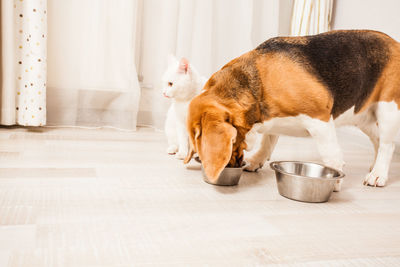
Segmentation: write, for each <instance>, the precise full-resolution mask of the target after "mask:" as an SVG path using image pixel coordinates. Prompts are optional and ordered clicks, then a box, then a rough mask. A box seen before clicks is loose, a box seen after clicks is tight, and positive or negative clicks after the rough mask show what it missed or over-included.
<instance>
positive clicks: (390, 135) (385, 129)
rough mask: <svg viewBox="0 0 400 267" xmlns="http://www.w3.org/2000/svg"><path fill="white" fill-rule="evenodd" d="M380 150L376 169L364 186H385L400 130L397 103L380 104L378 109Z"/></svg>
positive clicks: (366, 179)
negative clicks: (395, 139) (395, 141)
mask: <svg viewBox="0 0 400 267" xmlns="http://www.w3.org/2000/svg"><path fill="white" fill-rule="evenodd" d="M376 119H377V123H378V132H379V148H378V154H377V156H376V160H375V164H374V167H373V168H372V170H371V172H370V173H369V174H368V175H367V176H366V177H365V179H364V185H372V186H384V185H385V184H386V181H387V179H388V173H389V166H390V162H391V160H392V155H393V151H394V148H395V145H394V138H395V137H396V134H397V132H398V131H399V128H400V111H399V109H398V106H397V104H396V103H395V102H379V103H378V105H377V108H376Z"/></svg>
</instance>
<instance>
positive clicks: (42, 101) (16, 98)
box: [0, 0, 47, 126]
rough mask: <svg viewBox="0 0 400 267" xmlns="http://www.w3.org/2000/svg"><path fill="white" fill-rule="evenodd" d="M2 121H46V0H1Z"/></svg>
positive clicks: (40, 122) (0, 85)
mask: <svg viewBox="0 0 400 267" xmlns="http://www.w3.org/2000/svg"><path fill="white" fill-rule="evenodd" d="M0 6H1V12H0V16H1V41H0V44H1V51H0V55H1V62H0V68H1V79H0V98H1V101H0V105H1V110H0V124H2V125H14V124H19V125H24V126H40V125H44V124H45V123H46V39H47V27H46V24H47V7H46V0H29V1H16V0H15V1H12V0H1V1H0Z"/></svg>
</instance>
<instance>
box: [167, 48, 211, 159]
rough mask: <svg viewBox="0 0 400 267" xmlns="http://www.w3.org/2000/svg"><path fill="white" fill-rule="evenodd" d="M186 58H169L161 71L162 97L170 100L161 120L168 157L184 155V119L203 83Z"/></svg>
mask: <svg viewBox="0 0 400 267" xmlns="http://www.w3.org/2000/svg"><path fill="white" fill-rule="evenodd" d="M206 81H207V80H206V78H205V77H202V76H201V75H200V74H199V73H198V72H197V70H196V69H195V68H194V67H193V65H191V64H190V63H189V61H188V60H187V59H186V58H182V59H181V60H180V61H178V60H177V59H176V58H175V57H174V56H172V55H170V56H169V59H168V68H167V70H166V71H165V73H164V75H163V77H162V82H163V86H164V89H163V95H164V96H165V97H167V98H170V99H171V101H172V104H171V106H170V107H169V109H168V113H167V119H166V121H165V134H166V136H167V139H168V148H167V153H168V154H171V155H173V154H175V156H176V158H178V159H184V158H185V157H186V155H187V152H188V142H189V140H188V134H187V130H186V116H187V110H188V106H189V102H190V100H192V98H193V97H195V96H196V95H198V94H199V93H200V91H201V89H202V88H203V86H204V84H205V83H206Z"/></svg>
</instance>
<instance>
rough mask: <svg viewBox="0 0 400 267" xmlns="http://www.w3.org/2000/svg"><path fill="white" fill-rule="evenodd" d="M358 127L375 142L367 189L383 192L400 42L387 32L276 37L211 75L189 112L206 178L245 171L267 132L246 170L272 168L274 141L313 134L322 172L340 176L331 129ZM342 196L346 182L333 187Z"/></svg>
mask: <svg viewBox="0 0 400 267" xmlns="http://www.w3.org/2000/svg"><path fill="white" fill-rule="evenodd" d="M341 125H354V126H357V127H359V128H360V129H361V130H362V131H363V132H364V133H365V134H366V135H367V136H368V137H369V138H370V140H371V141H372V143H373V145H374V148H375V162H374V164H373V167H372V169H371V171H370V173H369V174H367V175H366V177H365V179H364V184H365V185H372V186H384V185H385V183H386V181H387V179H388V172H389V165H390V161H391V158H392V154H393V151H394V138H395V136H396V133H397V132H398V130H399V127H400V44H399V43H398V42H396V41H395V40H393V39H392V38H390V37H389V36H388V35H386V34H383V33H381V32H376V31H369V30H341V31H331V32H327V33H323V34H318V35H313V36H305V37H277V38H272V39H269V40H267V41H266V42H264V43H262V44H261V45H259V46H258V47H257V48H256V49H254V50H252V51H250V52H248V53H246V54H244V55H242V56H240V57H238V58H236V59H233V60H232V61H230V62H229V63H228V64H226V65H225V66H224V67H223V68H222V69H221V70H219V71H218V72H216V73H214V74H213V75H212V76H211V78H210V79H209V80H208V81H207V83H206V84H205V86H204V90H203V92H202V93H201V94H200V95H198V96H197V97H195V98H194V99H193V100H192V101H191V103H190V105H189V112H188V120H187V129H188V133H189V137H190V149H189V153H188V155H187V157H186V159H185V163H188V162H189V161H190V159H191V158H192V156H193V154H194V153H195V152H197V153H198V155H199V157H200V160H201V161H202V164H203V167H204V170H205V173H206V175H207V176H208V179H210V180H211V181H213V180H216V179H217V178H218V176H219V174H220V173H221V171H222V170H223V169H224V167H226V166H240V164H241V162H242V161H243V150H244V149H250V146H251V144H250V143H252V142H251V140H252V139H254V138H252V137H253V136H254V134H255V133H261V134H262V135H263V136H262V141H261V147H260V149H259V150H258V151H257V152H256V153H255V154H254V155H253V156H252V157H251V158H249V159H246V162H247V163H248V166H247V169H248V170H250V171H256V170H257V169H258V168H261V167H262V166H263V164H264V163H265V161H267V160H269V157H270V155H271V153H272V150H273V148H274V145H275V144H276V142H277V139H278V136H279V135H281V134H284V135H291V136H311V137H313V138H314V139H315V141H316V145H317V148H318V151H319V153H320V155H321V157H322V160H323V162H324V164H326V165H328V166H331V167H333V168H336V169H340V170H341V169H342V167H343V165H344V162H343V158H342V153H341V150H340V148H339V145H338V141H337V138H336V132H335V127H336V126H341ZM335 190H336V191H339V190H340V183H338V184H337V185H336V187H335Z"/></svg>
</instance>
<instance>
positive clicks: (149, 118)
mask: <svg viewBox="0 0 400 267" xmlns="http://www.w3.org/2000/svg"><path fill="white" fill-rule="evenodd" d="M279 5H280V1H265V0H218V1H215V0H169V1H160V0H146V1H144V3H143V13H142V14H143V18H142V30H141V32H142V34H141V54H140V76H141V77H142V78H143V82H142V98H141V105H140V112H139V122H140V123H142V124H150V125H154V126H156V127H157V128H162V127H163V124H164V120H165V113H166V109H167V107H168V105H169V101H168V100H167V99H164V98H163V97H162V95H161V84H160V79H161V75H162V73H163V72H164V70H165V68H166V64H167V56H168V54H169V53H172V54H176V55H177V57H182V56H184V57H187V58H188V59H189V60H190V62H191V63H192V64H193V65H194V66H195V67H196V68H197V69H198V70H199V72H200V73H201V74H202V75H204V76H206V77H209V76H210V75H211V74H212V73H214V72H215V71H217V70H218V69H220V68H221V67H222V66H223V65H224V64H225V63H227V62H228V61H230V60H231V59H233V58H235V57H238V56H240V55H241V54H243V53H245V52H247V51H249V50H251V49H253V48H255V47H256V46H257V45H258V44H259V43H261V42H263V41H265V40H267V39H268V38H270V37H273V36H277V35H278V19H279Z"/></svg>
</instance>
